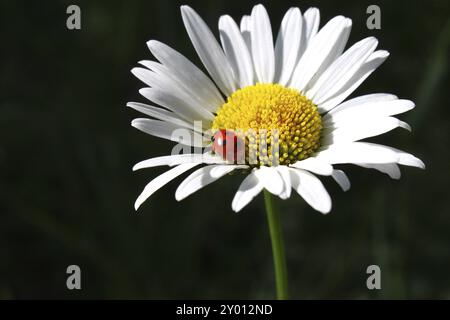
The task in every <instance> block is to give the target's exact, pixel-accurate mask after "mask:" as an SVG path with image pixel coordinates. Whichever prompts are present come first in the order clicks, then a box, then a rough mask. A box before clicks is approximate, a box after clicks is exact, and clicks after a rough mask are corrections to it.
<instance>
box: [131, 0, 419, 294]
mask: <svg viewBox="0 0 450 320" xmlns="http://www.w3.org/2000/svg"><path fill="white" fill-rule="evenodd" d="M181 15H182V18H183V22H184V25H185V27H186V30H187V33H188V35H189V38H190V40H191V42H192V44H193V47H194V48H195V51H196V52H197V54H198V56H199V58H200V60H201V62H202V63H203V66H204V68H205V69H206V71H207V73H208V74H205V73H204V72H203V71H202V70H201V69H199V68H198V67H197V66H195V65H194V64H193V63H192V62H190V61H189V60H188V59H187V58H185V57H184V56H183V55H182V54H180V53H179V52H177V51H175V50H174V49H172V48H170V47H169V46H167V45H165V44H163V43H161V42H159V41H156V40H151V41H149V42H148V43H147V45H148V47H149V49H150V51H151V53H152V54H153V56H154V57H155V58H156V60H157V61H156V60H155V61H147V60H146V61H141V62H140V64H141V65H142V66H143V68H142V67H139V68H134V69H133V70H132V73H133V74H134V75H135V76H136V77H138V78H139V79H140V80H142V81H143V82H144V83H145V84H146V85H148V87H146V88H143V89H141V90H140V91H139V92H140V94H141V95H143V96H144V97H145V98H147V99H148V100H150V101H151V102H152V103H154V104H155V105H147V104H142V103H137V102H130V103H128V104H127V106H129V107H131V108H133V109H136V110H137V111H140V112H142V113H144V114H146V115H147V116H150V117H151V118H139V119H135V120H133V121H132V126H133V127H135V128H137V129H139V130H141V131H143V132H145V133H147V134H150V135H153V136H157V137H160V138H164V139H169V140H172V141H175V142H178V143H181V144H185V145H187V146H190V147H196V148H204V149H201V150H202V152H200V153H198V152H192V151H191V153H183V154H173V152H172V154H170V155H165V156H160V157H156V158H151V159H148V160H144V161H142V162H139V163H138V164H136V165H135V166H134V168H133V169H134V170H139V169H143V168H150V167H155V166H171V167H172V168H170V169H169V170H168V171H166V172H164V173H163V174H161V175H159V176H158V177H156V178H155V179H153V180H151V181H150V182H149V183H148V185H147V186H146V187H145V189H144V191H143V192H142V193H141V195H140V196H139V197H138V198H137V200H136V203H135V208H136V210H137V209H138V208H139V206H140V205H141V204H142V203H143V202H144V201H145V200H147V199H148V198H149V197H150V196H151V195H152V194H153V193H154V192H155V191H157V190H158V189H160V188H161V187H163V186H164V185H165V184H167V183H168V182H169V181H171V180H173V179H175V178H177V177H178V176H180V175H182V174H184V173H186V172H188V171H190V170H191V169H194V168H196V167H197V168H196V170H194V171H193V172H192V173H190V175H188V176H187V177H186V178H185V180H184V181H183V182H182V183H181V184H180V185H179V187H178V189H177V190H176V193H175V197H176V199H177V200H182V199H184V198H186V197H187V196H189V195H191V194H192V193H194V192H196V191H198V190H199V189H201V188H203V187H205V186H207V185H208V184H210V183H212V182H214V181H216V180H218V179H220V178H222V177H224V176H226V175H227V174H229V173H231V172H232V171H236V170H239V171H241V170H243V171H244V172H245V173H246V176H245V178H244V179H243V181H242V183H241V185H240V187H239V189H238V190H237V192H236V194H235V196H234V199H233V200H232V203H231V207H232V209H233V210H234V211H236V212H238V211H240V210H241V209H242V208H244V207H245V206H246V205H247V204H248V203H250V202H251V200H252V199H253V198H254V197H256V196H257V195H258V194H259V193H260V192H261V191H263V190H264V194H265V200H266V207H267V213H268V219H269V227H270V233H271V238H272V248H273V251H274V262H275V269H276V270H275V272H276V279H277V290H278V293H279V295H278V297H281V298H283V297H286V296H287V293H286V292H287V289H286V287H287V283H286V282H287V277H286V270H285V263H284V252H283V245H282V241H281V237H280V233H281V231H280V227H279V223H278V220H277V219H278V218H277V216H276V215H274V207H273V203H272V197H273V196H278V197H279V198H281V199H287V198H289V197H290V195H291V191H292V189H294V190H295V191H296V192H297V193H298V194H299V195H300V196H301V197H303V199H304V200H305V201H306V202H307V203H308V204H309V205H310V206H311V207H313V208H314V209H315V210H317V211H319V212H322V213H328V212H329V211H330V210H331V198H330V196H329V194H328V192H327V191H326V189H325V188H324V186H323V184H322V182H321V181H320V180H319V178H318V177H317V176H330V177H332V178H333V179H334V180H335V181H336V182H337V183H338V184H339V185H340V187H341V188H342V189H343V190H348V189H349V188H350V182H349V179H348V178H347V176H346V175H345V173H344V172H343V171H342V170H339V169H335V168H334V165H338V164H344V163H351V164H355V165H358V166H361V167H365V168H372V169H375V170H378V171H380V172H382V173H385V174H388V175H389V176H390V177H391V178H394V179H398V178H400V169H399V165H405V166H413V167H419V168H424V164H423V162H422V161H421V160H420V159H418V158H416V157H415V156H413V155H411V154H409V153H406V152H404V151H401V150H398V149H395V148H392V147H388V146H384V145H380V144H375V143H370V142H361V141H360V140H363V139H366V138H370V137H373V136H377V135H381V134H383V133H385V132H388V131H391V130H393V129H395V128H399V127H400V128H404V129H407V130H411V129H410V127H409V125H408V124H407V123H405V122H403V121H401V120H399V119H397V118H395V117H394V116H395V115H397V114H401V113H404V112H406V111H409V110H411V109H413V108H414V103H413V102H412V101H410V100H405V99H399V98H398V97H396V96H395V95H393V94H387V93H374V94H368V95H363V96H359V97H356V98H352V99H350V100H346V99H347V97H348V96H349V95H350V94H352V93H353V91H354V90H355V89H357V88H358V86H359V85H360V84H361V83H362V82H363V81H364V80H365V79H366V78H367V77H368V76H369V75H370V74H371V73H372V72H373V71H374V70H375V69H376V68H378V66H380V65H381V64H382V63H383V62H384V60H386V58H387V57H388V56H389V53H388V52H387V51H385V50H377V49H376V48H377V45H378V41H377V39H375V38H374V37H368V38H365V39H362V40H360V41H358V42H356V43H355V44H353V45H351V46H349V47H348V48H347V49H346V46H347V40H348V37H349V34H350V30H351V27H352V21H351V20H350V19H349V18H346V17H343V16H336V17H334V18H332V19H331V20H330V21H328V22H327V23H326V24H325V25H324V26H323V27H322V28H320V29H319V23H320V13H319V10H318V9H317V8H309V9H307V10H306V11H305V12H304V13H302V12H301V10H300V9H299V8H290V9H289V10H288V11H287V12H286V14H285V16H284V18H283V20H282V22H281V26H280V28H279V31H278V34H277V36H276V39H275V41H274V37H273V34H272V27H271V24H270V20H269V16H268V14H267V11H266V9H265V8H264V6H262V5H256V6H255V7H254V8H253V10H252V11H251V14H250V15H245V16H243V17H242V19H241V20H240V23H239V25H238V24H237V23H236V22H235V20H233V18H231V17H230V16H228V15H224V16H221V17H220V19H219V25H218V27H219V35H220V39H219V40H218V39H217V38H216V37H215V36H214V34H213V33H212V31H211V30H210V29H209V28H208V26H207V25H206V23H205V22H204V21H203V20H202V18H201V17H200V16H199V15H198V14H197V13H196V12H195V11H194V10H193V9H192V8H190V7H188V6H182V7H181ZM208 75H209V76H208ZM156 105H158V106H156ZM195 121H199V122H200V123H201V124H200V125H196V126H193V123H194V122H195ZM179 129H183V130H184V131H186V132H188V134H189V136H190V138H189V139H184V138H183V139H181V137H180V135H178V134H174V133H175V132H176V131H177V130H179ZM250 131H251V133H252V134H249V132H250ZM206 132H209V133H210V134H211V132H212V134H211V135H212V136H213V143H211V141H210V139H208V138H207V136H208V135H206V134H205V133H206ZM217 133H219V135H217ZM239 141H243V142H244V145H245V148H244V149H243V151H244V152H243V155H244V156H243V157H242V158H243V159H242V160H243V161H240V162H237V161H235V160H236V157H233V156H232V157H229V156H228V153H229V151H230V150H231V151H232V152H235V151H236V147H232V148H228V149H227V150H224V149H222V150H221V151H220V150H219V149H218V146H221V147H224V148H226V146H225V143H227V144H230V142H239ZM238 144H239V143H238ZM272 195H273V196H272Z"/></svg>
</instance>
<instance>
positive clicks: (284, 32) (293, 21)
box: [274, 8, 303, 86]
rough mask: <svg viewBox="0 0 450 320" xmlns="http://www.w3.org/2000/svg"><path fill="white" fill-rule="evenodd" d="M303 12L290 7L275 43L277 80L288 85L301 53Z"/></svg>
mask: <svg viewBox="0 0 450 320" xmlns="http://www.w3.org/2000/svg"><path fill="white" fill-rule="evenodd" d="M302 23H303V19H302V13H301V12H300V9H299V8H291V9H289V10H288V11H287V12H286V14H285V16H284V18H283V21H282V22H281V27H280V31H279V32H278V37H277V41H276V43H275V79H274V81H275V82H278V83H280V84H281V85H283V86H284V85H286V84H287V83H288V81H289V79H290V78H291V76H292V72H293V71H294V67H295V65H296V63H297V59H298V55H299V53H300V45H301V40H302Z"/></svg>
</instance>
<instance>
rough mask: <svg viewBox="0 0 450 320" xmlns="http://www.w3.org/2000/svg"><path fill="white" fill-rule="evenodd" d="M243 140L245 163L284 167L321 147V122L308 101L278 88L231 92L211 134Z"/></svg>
mask: <svg viewBox="0 0 450 320" xmlns="http://www.w3.org/2000/svg"><path fill="white" fill-rule="evenodd" d="M219 129H226V130H231V131H234V132H235V133H236V135H237V136H238V137H240V138H242V139H245V148H246V163H248V164H250V165H254V166H262V165H265V166H272V165H278V164H281V165H287V164H289V163H295V162H297V161H298V160H303V159H306V158H308V157H309V156H310V155H311V154H312V153H313V152H314V151H316V150H317V148H318V147H319V145H320V136H321V130H322V119H321V117H320V114H319V112H318V110H317V106H315V105H314V104H313V103H312V102H311V101H310V100H309V99H307V98H306V97H305V96H303V95H302V94H300V92H298V91H297V90H295V89H291V88H286V87H283V86H281V85H279V84H256V85H253V86H248V87H245V88H242V89H239V90H237V91H236V92H234V93H233V94H232V95H231V96H230V97H229V98H228V99H227V102H226V103H225V104H224V105H222V106H221V107H220V108H219V109H218V111H217V115H216V117H215V118H214V121H213V123H212V130H213V131H215V130H219Z"/></svg>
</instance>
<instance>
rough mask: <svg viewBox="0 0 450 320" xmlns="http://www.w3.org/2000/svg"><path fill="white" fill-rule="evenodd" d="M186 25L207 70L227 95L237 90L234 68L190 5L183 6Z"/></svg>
mask: <svg viewBox="0 0 450 320" xmlns="http://www.w3.org/2000/svg"><path fill="white" fill-rule="evenodd" d="M181 15H182V17H183V22H184V26H185V27H186V31H187V33H188V35H189V38H191V41H192V44H193V45H194V48H195V50H196V51H197V54H198V56H199V57H200V60H201V61H202V62H203V65H204V66H205V68H206V70H208V72H209V74H210V75H211V77H212V78H213V80H214V81H215V82H216V83H217V85H218V87H219V88H220V90H222V92H223V93H224V94H225V95H226V96H230V95H231V94H232V93H233V92H234V91H236V83H235V79H234V75H233V70H232V68H231V66H230V64H229V63H228V60H227V58H226V57H225V54H224V53H223V51H222V48H221V47H220V45H219V44H218V43H217V40H216V38H215V37H214V35H213V34H212V32H211V30H210V29H209V28H208V26H207V25H206V23H205V22H204V21H203V19H202V18H201V17H200V16H199V15H198V14H197V13H196V12H195V11H194V10H193V9H192V8H190V7H189V6H186V5H184V6H181Z"/></svg>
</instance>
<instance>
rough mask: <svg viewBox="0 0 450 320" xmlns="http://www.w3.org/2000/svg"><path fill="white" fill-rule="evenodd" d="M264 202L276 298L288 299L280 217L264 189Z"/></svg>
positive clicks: (270, 197)
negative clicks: (270, 244) (273, 268)
mask: <svg viewBox="0 0 450 320" xmlns="http://www.w3.org/2000/svg"><path fill="white" fill-rule="evenodd" d="M264 203H265V205H266V212H267V223H268V224H269V231H270V240H271V241H272V254H273V264H274V267H275V282H276V286H277V299H278V300H285V299H288V280H287V279H288V278H287V269H286V258H285V255H284V243H283V234H282V230H281V225H280V217H279V215H278V212H277V210H276V208H275V205H274V198H273V196H272V194H271V193H270V192H268V191H266V190H264Z"/></svg>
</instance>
